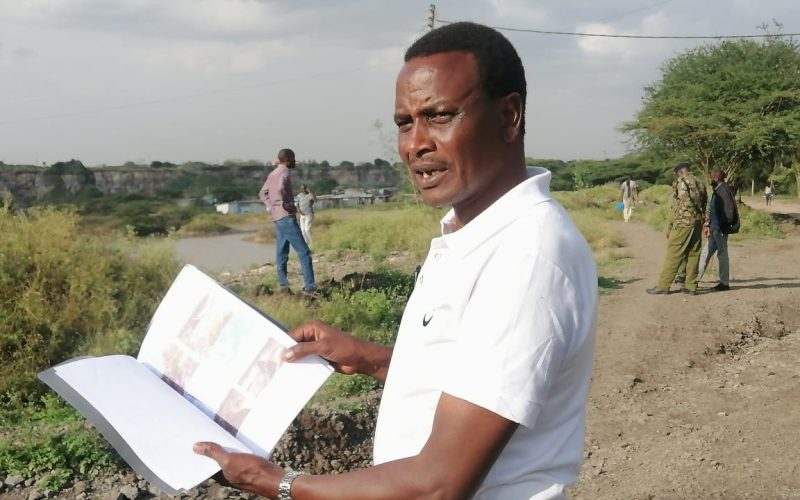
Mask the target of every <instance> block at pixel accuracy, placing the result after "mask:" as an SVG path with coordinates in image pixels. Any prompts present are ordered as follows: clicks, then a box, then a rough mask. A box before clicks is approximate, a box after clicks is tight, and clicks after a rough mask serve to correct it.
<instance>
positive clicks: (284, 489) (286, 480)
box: [278, 471, 303, 500]
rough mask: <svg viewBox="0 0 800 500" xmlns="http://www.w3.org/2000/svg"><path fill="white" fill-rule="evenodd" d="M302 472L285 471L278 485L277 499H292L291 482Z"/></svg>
mask: <svg viewBox="0 0 800 500" xmlns="http://www.w3.org/2000/svg"><path fill="white" fill-rule="evenodd" d="M302 475H303V473H302V472H296V471H291V472H287V473H286V475H285V476H283V479H281V482H280V484H279V485H278V500H292V483H293V482H294V480H295V479H297V476H302Z"/></svg>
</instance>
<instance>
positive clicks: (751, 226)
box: [636, 186, 784, 241]
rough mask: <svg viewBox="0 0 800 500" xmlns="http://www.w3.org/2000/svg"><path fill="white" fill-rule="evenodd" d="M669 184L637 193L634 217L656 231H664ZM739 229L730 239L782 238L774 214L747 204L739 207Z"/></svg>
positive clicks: (669, 192)
mask: <svg viewBox="0 0 800 500" xmlns="http://www.w3.org/2000/svg"><path fill="white" fill-rule="evenodd" d="M671 193H672V189H671V188H670V187H669V186H653V187H651V188H648V189H646V190H644V191H642V192H641V194H640V195H639V198H640V200H641V201H642V203H641V204H640V205H639V206H637V208H636V217H637V219H639V220H643V221H644V222H645V223H647V225H649V226H650V227H652V228H653V229H655V230H657V231H662V232H663V231H665V230H666V225H667V216H668V211H669V203H670V200H669V198H670V195H671ZM739 216H740V217H741V221H742V223H741V229H740V230H739V233H737V234H734V235H731V240H732V241H736V240H748V239H765V238H783V236H784V234H783V232H782V231H781V229H780V224H779V221H778V219H776V218H775V216H774V215H772V214H768V213H765V212H761V211H759V210H754V209H752V208H750V207H748V206H747V205H741V206H740V207H739Z"/></svg>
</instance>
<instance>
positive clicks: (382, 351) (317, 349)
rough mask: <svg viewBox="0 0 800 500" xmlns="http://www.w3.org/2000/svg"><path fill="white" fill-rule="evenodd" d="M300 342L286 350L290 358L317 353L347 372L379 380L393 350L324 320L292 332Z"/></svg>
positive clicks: (304, 325)
mask: <svg viewBox="0 0 800 500" xmlns="http://www.w3.org/2000/svg"><path fill="white" fill-rule="evenodd" d="M289 336H291V337H292V338H293V339H294V340H296V341H297V342H298V344H297V345H296V346H294V347H292V348H290V349H289V350H287V351H286V354H285V355H284V357H285V359H286V360H287V361H294V360H297V359H301V358H303V357H305V356H308V355H310V354H316V355H317V356H320V357H322V358H324V359H326V360H328V361H329V362H330V363H331V365H333V368H334V369H335V370H336V371H337V372H339V373H343V374H345V375H353V374H356V373H362V374H364V375H369V376H371V377H374V378H377V379H378V380H384V379H385V378H386V371H387V370H388V368H389V361H390V360H391V357H392V350H391V349H390V348H388V347H386V346H382V345H379V344H373V343H371V342H366V341H364V340H361V339H359V338H357V337H354V336H352V335H350V334H347V333H345V332H343V331H341V330H338V329H336V328H334V327H332V326H330V325H326V324H325V323H323V322H321V321H310V322H308V323H305V324H303V325H301V326H299V327H297V328H295V329H294V330H292V331H291V332H289Z"/></svg>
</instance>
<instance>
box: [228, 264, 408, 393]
mask: <svg viewBox="0 0 800 500" xmlns="http://www.w3.org/2000/svg"><path fill="white" fill-rule="evenodd" d="M276 285H277V284H276V283H275V281H274V278H273V277H268V278H266V279H265V280H261V281H259V282H258V283H255V284H251V285H250V286H249V289H247V290H240V291H239V292H240V293H242V294H243V295H244V296H245V297H247V298H248V300H249V301H250V302H251V303H253V304H254V305H255V306H256V307H259V308H261V309H262V310H264V311H269V312H270V314H271V315H272V316H273V317H274V318H275V319H276V320H278V321H279V322H281V323H282V324H283V325H285V326H286V327H288V328H290V329H291V328H295V327H297V326H299V325H300V324H302V323H304V322H306V321H309V320H311V319H320V320H322V321H324V322H325V323H328V324H330V325H333V326H334V327H336V328H339V329H341V330H343V331H346V332H350V333H352V334H353V335H355V336H357V337H359V338H362V339H365V340H368V341H371V342H377V343H380V344H384V345H392V344H394V340H395V336H396V334H397V329H398V327H399V325H400V318H401V316H402V314H403V309H404V308H405V304H406V301H407V299H408V296H409V295H410V294H411V289H412V286H413V276H412V275H409V274H406V273H402V272H398V271H390V270H383V271H376V272H371V273H367V274H356V275H352V276H349V277H345V278H344V279H343V280H341V281H339V282H337V283H334V284H329V285H328V286H327V287H326V288H323V289H322V290H321V297H320V298H319V299H318V300H316V301H307V300H304V299H303V298H302V297H299V296H289V295H283V294H275V293H273V294H267V295H264V294H263V292H264V291H267V290H269V291H274V290H276V289H277V287H276ZM258 293H262V295H258ZM379 386H380V384H379V383H378V382H376V381H375V380H374V379H371V378H369V377H363V376H354V377H345V376H340V375H334V376H333V377H331V378H330V379H329V380H328V382H326V384H325V385H324V386H323V388H322V389H321V390H320V392H319V393H318V394H317V396H316V397H315V401H317V402H332V401H336V400H339V399H346V398H350V397H353V396H357V395H359V394H363V393H365V392H367V391H370V390H374V389H376V388H378V387H379Z"/></svg>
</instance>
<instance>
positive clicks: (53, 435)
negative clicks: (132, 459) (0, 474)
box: [0, 394, 123, 491]
mask: <svg viewBox="0 0 800 500" xmlns="http://www.w3.org/2000/svg"><path fill="white" fill-rule="evenodd" d="M2 416H3V418H2V419H0V422H2V423H0V470H2V471H5V472H7V473H9V474H19V475H21V476H23V477H34V476H42V480H41V482H40V483H39V487H40V488H41V489H42V490H51V491H57V490H59V489H61V488H63V487H64V486H66V485H67V484H68V483H69V482H70V480H71V479H72V477H74V476H75V475H77V474H80V475H81V476H83V477H88V478H90V479H91V478H94V477H96V476H98V475H101V474H104V473H109V472H113V471H116V470H119V468H120V467H122V466H123V463H122V461H121V459H120V458H119V457H118V456H117V454H116V453H115V452H114V451H113V450H112V449H111V447H110V446H109V445H108V444H107V443H106V441H105V440H104V439H103V438H102V437H100V435H99V434H98V433H97V432H95V431H93V430H92V429H91V428H90V427H88V425H87V424H86V421H85V420H84V419H83V417H81V416H80V415H79V414H78V413H77V412H76V411H75V410H73V409H72V408H70V407H67V406H65V405H64V404H63V403H62V402H61V400H60V398H58V396H56V395H55V394H46V395H44V396H42V397H41V398H40V399H39V400H38V401H35V402H30V403H28V404H26V405H23V406H21V407H19V408H15V409H5V410H4V411H3V413H2Z"/></svg>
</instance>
